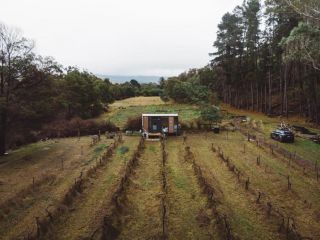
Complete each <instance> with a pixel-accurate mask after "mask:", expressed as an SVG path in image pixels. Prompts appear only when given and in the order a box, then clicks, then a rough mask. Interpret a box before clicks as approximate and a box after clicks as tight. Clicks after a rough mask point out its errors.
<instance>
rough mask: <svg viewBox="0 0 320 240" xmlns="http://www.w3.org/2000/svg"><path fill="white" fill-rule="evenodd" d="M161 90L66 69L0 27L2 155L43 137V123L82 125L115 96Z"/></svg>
mask: <svg viewBox="0 0 320 240" xmlns="http://www.w3.org/2000/svg"><path fill="white" fill-rule="evenodd" d="M161 91H162V90H161V89H160V88H159V86H158V85H157V84H139V83H138V82H137V81H136V80H134V79H133V80H131V81H130V82H126V83H123V84H113V83H111V82H110V81H109V79H100V78H98V77H96V76H95V75H93V74H91V73H89V72H87V71H81V70H79V69H78V68H76V67H63V66H62V65H60V64H59V63H57V62H56V61H55V60H54V59H53V58H51V57H42V56H38V55H36V54H35V53H34V42H33V41H31V40H28V39H26V38H24V37H23V36H22V35H21V33H20V32H19V31H17V30H15V29H12V28H9V27H7V26H5V25H3V24H2V25H0V155H1V154H4V153H5V151H6V148H7V147H12V146H15V145H20V144H23V143H26V142H32V141H36V140H39V138H40V137H43V135H44V134H41V133H42V128H43V126H45V128H46V129H50V128H55V127H56V125H57V124H59V125H60V126H63V125H65V124H66V122H70V120H71V119H75V118H76V119H77V121H75V122H76V123H77V124H76V125H78V126H79V124H80V123H81V120H82V119H90V118H93V117H95V116H98V115H99V114H101V113H102V112H103V111H106V110H107V109H106V108H107V104H108V103H111V102H113V101H114V100H119V99H124V98H128V97H133V96H137V95H145V96H154V95H155V96H159V95H160V93H161ZM50 124H51V125H52V126H50ZM86 124H88V123H86ZM90 124H91V125H92V124H93V122H91V123H90Z"/></svg>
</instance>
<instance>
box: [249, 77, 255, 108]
mask: <svg viewBox="0 0 320 240" xmlns="http://www.w3.org/2000/svg"><path fill="white" fill-rule="evenodd" d="M250 89H251V110H252V111H254V94H253V81H252V80H251V86H250Z"/></svg>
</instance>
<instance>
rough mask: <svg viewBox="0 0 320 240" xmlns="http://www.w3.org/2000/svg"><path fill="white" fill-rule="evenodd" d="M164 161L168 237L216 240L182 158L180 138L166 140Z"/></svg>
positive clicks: (188, 166)
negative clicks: (165, 165)
mask: <svg viewBox="0 0 320 240" xmlns="http://www.w3.org/2000/svg"><path fill="white" fill-rule="evenodd" d="M167 151H168V153H169V155H168V160H167V169H168V171H167V175H168V177H167V180H168V201H169V214H168V219H169V223H168V225H169V229H168V235H169V238H170V239H218V229H217V226H216V223H215V220H214V219H213V218H212V215H211V212H210V209H209V208H208V206H207V198H206V196H205V195H204V194H202V192H201V189H200V187H199V184H198V181H197V178H196V176H195V175H194V171H193V169H192V164H191V163H189V162H186V161H185V160H184V157H183V156H184V154H185V153H184V145H183V142H182V139H180V138H179V139H176V138H175V139H173V138H172V139H169V140H168V143H167Z"/></svg>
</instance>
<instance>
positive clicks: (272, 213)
mask: <svg viewBox="0 0 320 240" xmlns="http://www.w3.org/2000/svg"><path fill="white" fill-rule="evenodd" d="M154 104H155V105H154ZM112 108H114V109H113V110H112V111H111V113H110V114H111V115H108V116H104V117H108V118H110V119H117V120H115V121H117V123H119V124H121V121H122V122H124V120H125V118H126V117H128V116H129V115H130V114H137V112H135V111H138V110H137V109H140V110H141V111H148V109H153V110H154V111H158V110H159V111H160V110H161V111H165V110H166V111H171V110H172V109H176V111H177V112H178V111H180V113H181V114H182V116H183V114H185V115H184V116H187V113H188V111H189V114H190V115H189V118H187V117H185V119H189V120H190V121H192V120H193V119H194V118H195V117H196V116H197V114H198V110H197V109H196V108H195V107H193V106H187V105H186V106H185V105H176V104H171V105H166V104H164V103H162V102H161V101H160V99H159V98H136V99H130V100H125V101H121V102H117V103H115V104H114V105H113V106H112ZM128 109H129V110H130V111H129V112H128V111H127V110H128ZM133 109H135V110H133ZM150 111H151V110H150ZM172 111H173V110H172ZM228 111H232V109H228ZM234 113H235V114H240V113H239V112H234ZM241 114H242V115H244V113H241ZM247 115H248V116H250V117H252V118H253V117H254V118H255V119H257V120H262V121H263V125H264V127H265V129H264V130H265V133H266V134H267V132H268V131H269V130H266V129H269V128H270V129H271V128H272V127H274V126H275V125H276V124H277V120H275V119H269V118H267V117H264V116H261V115H259V114H257V115H255V114H254V115H251V113H248V114H247ZM190 116H192V117H190ZM260 117H261V118H260ZM120 119H123V120H121V121H120ZM260 134H262V133H260ZM186 136H187V137H186V141H185V139H184V138H183V137H169V138H168V139H167V140H166V141H165V142H164V144H163V145H161V143H160V142H145V143H144V148H142V149H140V148H139V147H138V145H139V142H140V137H129V136H123V141H120V140H119V141H116V143H117V144H116V145H114V143H115V140H114V139H112V140H111V139H106V138H105V137H102V139H101V141H100V142H98V143H97V144H96V145H94V146H91V141H92V140H91V138H90V137H81V138H80V139H78V138H65V139H56V140H49V141H46V142H39V143H34V144H30V145H26V146H24V147H21V148H19V149H17V150H14V151H12V152H10V154H9V155H8V156H4V157H1V158H0V206H1V208H0V239H23V238H27V237H28V234H30V233H36V232H37V228H39V223H38V225H37V224H36V218H37V217H39V218H40V219H48V221H46V222H45V223H44V222H41V224H43V226H45V230H44V227H43V226H42V225H41V226H40V227H41V228H40V229H41V231H40V233H39V234H40V235H39V239H58V240H59V239H74V240H77V239H101V236H102V235H103V234H105V233H106V232H107V233H109V234H111V235H108V236H112V237H109V238H108V239H163V238H167V239H218V240H220V239H221V240H222V239H226V238H225V235H226V232H229V234H231V235H232V237H233V239H250V240H251V239H252V240H253V239H263V240H264V239H270V240H271V239H286V238H287V236H286V235H287V234H289V238H288V239H297V238H293V237H292V236H293V235H292V234H296V232H297V233H298V234H299V235H300V236H303V237H310V238H312V239H315V240H316V239H320V179H319V180H317V178H316V175H315V172H314V171H312V170H310V169H307V170H304V169H303V168H302V167H301V166H300V165H298V164H296V163H295V162H291V161H290V160H289V159H287V158H284V157H283V156H280V155H279V154H276V153H272V152H271V151H270V149H268V148H265V147H259V146H257V144H256V143H255V142H253V141H251V142H248V141H247V139H246V137H245V136H243V135H242V134H241V133H240V132H238V131H228V132H227V131H222V132H221V133H220V134H213V133H211V132H187V135H186ZM300 140H301V141H302V139H298V140H297V141H299V142H300ZM302 142H303V143H305V144H307V143H306V142H304V141H302ZM289 146H292V150H296V151H297V152H298V151H300V152H299V153H300V154H301V155H303V156H305V157H306V158H307V157H310V158H311V160H312V161H315V160H316V159H320V154H318V152H317V151H318V150H317V149H316V147H318V145H315V146H313V145H311V146H310V149H308V148H307V147H305V146H304V145H301V146H300V145H290V144H288V146H287V148H288V149H289V148H290V147H289ZM294 146H295V147H294ZM162 147H163V148H162ZM296 148H299V149H300V150H297V149H296ZM109 149H112V151H111V150H109ZM139 149H140V150H139ZM163 149H164V151H163ZM188 149H190V151H189V150H188ZM311 149H312V150H314V149H316V150H314V151H315V152H314V153H308V151H311ZM110 151H111V153H110V154H109V155H108V157H106V156H107V155H106V154H107V152H110ZM165 153H167V155H166V154H165ZM308 154H309V155H308ZM165 156H167V157H165ZM190 156H191V157H190ZM257 158H258V159H259V160H260V161H259V162H258V161H257ZM100 159H101V160H100ZM132 159H136V162H135V164H133V165H130V164H131V163H132ZM197 169H198V170H197ZM199 169H200V170H199ZM199 171H201V173H199ZM79 179H80V180H81V185H80V186H81V187H79V188H77V186H78V185H77V183H79V181H80V180H79ZM288 179H289V180H288ZM288 183H290V188H289V185H288ZM246 185H247V187H246ZM206 186H210V189H212V192H211V190H210V191H208V187H206ZM70 189H71V190H72V189H74V190H73V191H71V193H72V194H71V195H70V194H69V192H70ZM68 194H69V195H68ZM67 195H68V196H69V198H70V199H69V198H68V199H69V200H68V201H66V196H67ZM259 196H260V197H259ZM270 206H272V208H270ZM114 209H116V211H115V210H114ZM112 213H115V214H112ZM106 217H107V218H106ZM106 219H108V221H107V223H106ZM287 221H289V225H288V224H287ZM227 226H228V227H227ZM288 226H289V227H288ZM110 231H111V233H110Z"/></svg>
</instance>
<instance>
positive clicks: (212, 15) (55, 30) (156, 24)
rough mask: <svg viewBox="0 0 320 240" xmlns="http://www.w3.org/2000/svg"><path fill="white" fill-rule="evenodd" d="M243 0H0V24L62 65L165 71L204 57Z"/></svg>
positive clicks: (190, 65) (193, 64)
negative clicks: (227, 15)
mask: <svg viewBox="0 0 320 240" xmlns="http://www.w3.org/2000/svg"><path fill="white" fill-rule="evenodd" d="M242 1H243V0H157V1H155V0H0V8H1V10H0V22H2V23H5V24H7V25H9V26H13V27H18V28H19V29H21V30H22V31H23V34H24V35H25V36H27V37H28V38H31V39H33V40H35V42H36V51H37V53H39V54H41V55H49V56H53V57H54V58H55V59H56V60H57V61H58V62H59V63H62V64H63V65H66V66H68V65H71V66H78V67H80V68H81V69H86V70H88V71H90V72H93V73H96V74H120V75H158V76H160V75H161V76H171V75H175V74H179V73H181V72H183V71H185V70H187V69H189V68H194V67H202V66H204V65H206V64H207V63H208V62H209V56H208V53H209V52H212V43H213V41H214V39H215V37H216V31H217V24H218V23H219V22H220V20H221V17H222V15H223V14H224V13H226V12H227V11H232V9H233V8H234V7H235V6H236V5H238V4H241V3H242Z"/></svg>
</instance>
